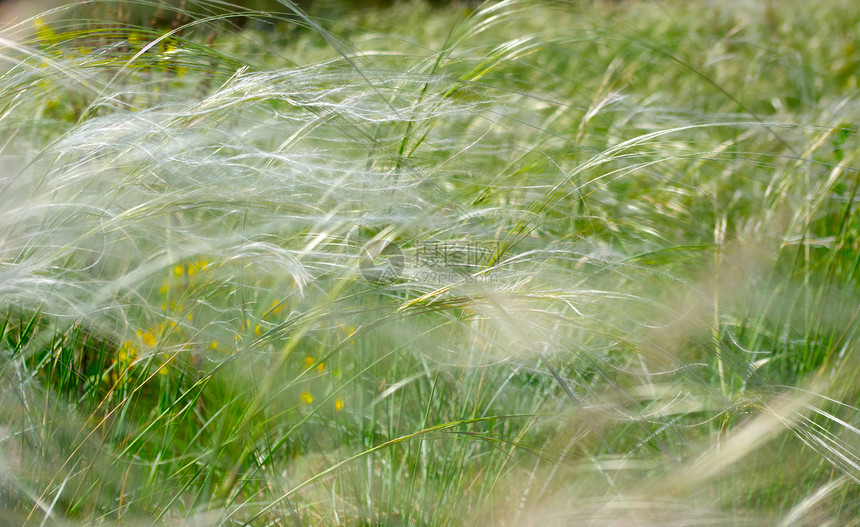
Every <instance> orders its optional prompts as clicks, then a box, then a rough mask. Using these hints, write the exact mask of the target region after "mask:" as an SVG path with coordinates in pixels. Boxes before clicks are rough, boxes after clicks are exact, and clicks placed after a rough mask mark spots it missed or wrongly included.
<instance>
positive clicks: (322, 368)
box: [317, 362, 325, 372]
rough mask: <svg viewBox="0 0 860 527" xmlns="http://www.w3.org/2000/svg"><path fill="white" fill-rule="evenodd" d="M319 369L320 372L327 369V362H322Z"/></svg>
mask: <svg viewBox="0 0 860 527" xmlns="http://www.w3.org/2000/svg"><path fill="white" fill-rule="evenodd" d="M317 370H319V371H320V372H322V371H325V362H320V363H319V366H317Z"/></svg>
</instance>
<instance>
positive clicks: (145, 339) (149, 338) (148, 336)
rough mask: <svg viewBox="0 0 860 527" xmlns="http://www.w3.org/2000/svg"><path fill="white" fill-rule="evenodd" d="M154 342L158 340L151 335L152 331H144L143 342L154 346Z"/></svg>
mask: <svg viewBox="0 0 860 527" xmlns="http://www.w3.org/2000/svg"><path fill="white" fill-rule="evenodd" d="M156 342H158V340H157V339H156V338H155V335H153V334H152V333H150V332H148V331H147V332H146V333H144V334H143V343H144V344H146V345H147V346H155V344H156Z"/></svg>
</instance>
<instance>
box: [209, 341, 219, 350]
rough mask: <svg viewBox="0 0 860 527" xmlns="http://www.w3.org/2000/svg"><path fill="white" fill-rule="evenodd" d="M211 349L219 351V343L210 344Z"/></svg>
mask: <svg viewBox="0 0 860 527" xmlns="http://www.w3.org/2000/svg"><path fill="white" fill-rule="evenodd" d="M209 349H211V350H217V349H218V343H217V342H212V343H211V344H209Z"/></svg>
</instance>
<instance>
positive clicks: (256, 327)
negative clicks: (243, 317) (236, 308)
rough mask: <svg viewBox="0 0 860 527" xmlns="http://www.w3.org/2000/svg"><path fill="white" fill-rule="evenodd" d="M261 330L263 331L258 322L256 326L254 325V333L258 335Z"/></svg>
mask: <svg viewBox="0 0 860 527" xmlns="http://www.w3.org/2000/svg"><path fill="white" fill-rule="evenodd" d="M262 332H263V330H262V329H260V325H259V324H257V325H256V326H254V335H257V336H260V334H261V333H262Z"/></svg>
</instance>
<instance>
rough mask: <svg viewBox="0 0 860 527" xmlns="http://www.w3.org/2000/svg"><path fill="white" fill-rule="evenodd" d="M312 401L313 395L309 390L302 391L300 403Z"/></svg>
mask: <svg viewBox="0 0 860 527" xmlns="http://www.w3.org/2000/svg"><path fill="white" fill-rule="evenodd" d="M312 402H314V396H313V395H311V392H302V403H304V404H311V403H312Z"/></svg>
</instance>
